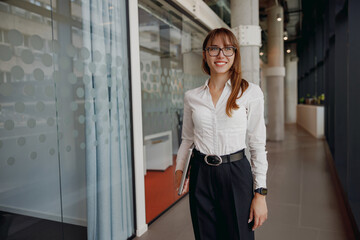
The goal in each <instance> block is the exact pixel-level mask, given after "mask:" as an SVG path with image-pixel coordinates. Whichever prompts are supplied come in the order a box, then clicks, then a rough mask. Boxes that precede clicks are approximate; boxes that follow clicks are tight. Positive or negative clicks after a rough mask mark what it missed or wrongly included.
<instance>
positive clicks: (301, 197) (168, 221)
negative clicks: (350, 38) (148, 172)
mask: <svg viewBox="0 0 360 240" xmlns="http://www.w3.org/2000/svg"><path fill="white" fill-rule="evenodd" d="M267 150H268V161H269V171H268V181H267V183H268V189H269V195H268V196H267V203H268V209H269V218H268V221H267V222H266V223H265V224H264V225H263V226H262V227H261V228H260V229H258V230H256V233H255V236H256V240H265V239H266V240H352V239H355V238H354V236H353V235H352V234H351V230H350V229H351V228H350V222H349V219H348V217H347V215H346V213H345V210H344V204H343V203H342V201H341V200H340V199H339V198H338V195H337V192H336V189H335V187H334V181H333V178H332V176H331V174H330V167H329V164H328V160H331V159H327V158H329V157H330V158H331V155H330V154H329V150H328V147H327V146H326V142H325V141H324V140H317V139H315V138H313V137H312V136H311V135H310V134H308V133H307V132H305V131H304V130H303V129H301V128H300V127H298V126H297V125H287V126H286V136H285V140H284V141H282V142H268V143H267ZM135 239H137V240H169V239H171V240H192V239H194V237H193V231H192V225H191V219H190V213H189V204H188V196H186V197H185V198H183V199H182V200H180V202H178V203H177V204H176V205H175V206H174V207H172V208H171V209H170V210H168V211H167V212H166V213H165V214H163V215H162V216H161V217H160V218H159V219H158V220H156V221H155V222H154V223H153V224H151V225H150V226H149V230H148V231H147V232H146V233H145V234H144V235H143V236H141V237H139V238H135Z"/></svg>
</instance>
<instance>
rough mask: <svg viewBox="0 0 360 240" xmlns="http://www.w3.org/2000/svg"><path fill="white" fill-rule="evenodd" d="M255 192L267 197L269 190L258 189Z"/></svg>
mask: <svg viewBox="0 0 360 240" xmlns="http://www.w3.org/2000/svg"><path fill="white" fill-rule="evenodd" d="M255 192H257V193H260V194H261V195H267V188H258V189H256V190H255Z"/></svg>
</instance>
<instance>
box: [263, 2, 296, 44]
mask: <svg viewBox="0 0 360 240" xmlns="http://www.w3.org/2000/svg"><path fill="white" fill-rule="evenodd" d="M301 1H302V0H278V1H277V0H259V17H260V26H261V28H262V29H263V31H264V33H265V39H263V41H264V40H265V41H266V35H267V34H266V33H267V32H266V31H267V23H266V17H267V14H266V9H267V8H269V7H271V6H273V5H276V4H279V5H281V6H282V7H283V8H284V31H287V33H288V40H287V41H286V42H285V43H293V42H296V40H297V39H298V38H299V37H300V33H301V18H302V9H301Z"/></svg>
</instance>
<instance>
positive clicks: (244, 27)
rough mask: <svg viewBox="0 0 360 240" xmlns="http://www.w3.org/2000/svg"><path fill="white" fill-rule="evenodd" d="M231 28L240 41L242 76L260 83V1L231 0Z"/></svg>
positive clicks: (249, 80)
mask: <svg viewBox="0 0 360 240" xmlns="http://www.w3.org/2000/svg"><path fill="white" fill-rule="evenodd" d="M231 28H232V30H233V32H234V34H235V35H236V36H237V38H238V40H239V42H240V55H241V71H242V77H243V79H245V80H247V81H248V82H252V83H255V84H259V82H260V74H259V69H260V59H259V47H260V46H261V28H260V26H259V1H254V0H231Z"/></svg>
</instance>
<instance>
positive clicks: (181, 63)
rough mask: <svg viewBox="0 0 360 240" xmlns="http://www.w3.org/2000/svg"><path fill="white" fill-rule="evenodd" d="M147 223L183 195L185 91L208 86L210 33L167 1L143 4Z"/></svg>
mask: <svg viewBox="0 0 360 240" xmlns="http://www.w3.org/2000/svg"><path fill="white" fill-rule="evenodd" d="M139 25H140V26H139V31H140V33H139V34H140V59H141V63H140V68H141V86H142V106H143V134H144V155H145V156H144V157H145V168H146V170H145V171H144V174H145V198H146V220H147V222H150V221H152V220H153V219H154V218H156V217H157V216H158V215H159V214H161V213H162V212H163V211H164V210H166V209H167V208H168V207H169V206H171V205H172V204H173V203H174V202H175V201H176V200H177V199H178V198H179V197H178V196H177V194H176V191H175V186H174V171H175V165H176V164H175V158H176V153H177V150H178V147H179V145H180V142H181V126H182V114H183V113H182V112H183V98H184V93H185V92H186V91H187V90H189V89H192V88H195V87H198V86H200V85H203V84H204V82H205V80H206V79H207V77H208V76H207V75H205V74H204V73H203V71H202V70H201V61H202V41H203V40H204V38H205V36H206V33H207V31H206V30H204V29H202V28H201V27H200V26H198V25H197V24H195V23H194V22H193V21H192V20H190V19H188V18H187V17H186V16H185V15H184V14H182V13H180V12H178V11H177V10H175V9H174V8H173V7H172V6H170V5H169V4H167V3H166V2H165V1H140V2H139Z"/></svg>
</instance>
